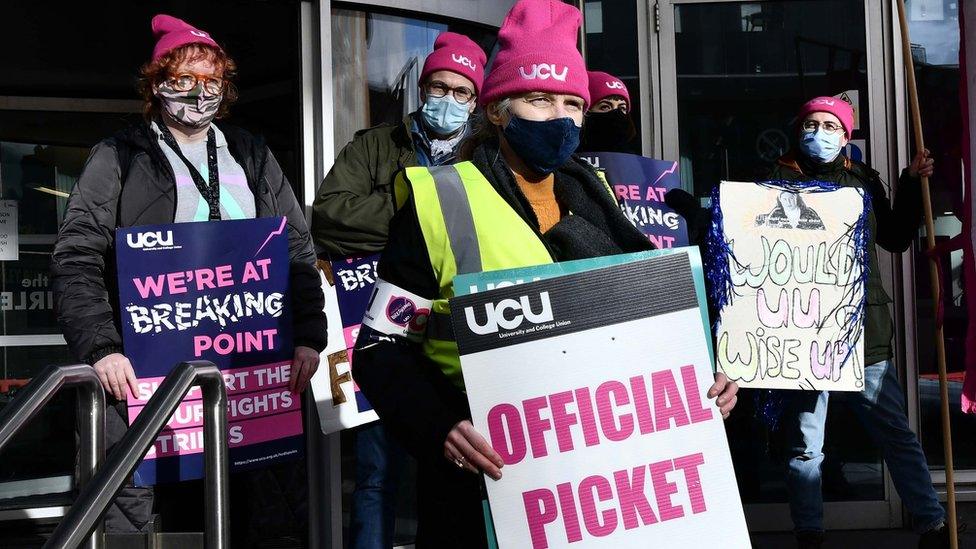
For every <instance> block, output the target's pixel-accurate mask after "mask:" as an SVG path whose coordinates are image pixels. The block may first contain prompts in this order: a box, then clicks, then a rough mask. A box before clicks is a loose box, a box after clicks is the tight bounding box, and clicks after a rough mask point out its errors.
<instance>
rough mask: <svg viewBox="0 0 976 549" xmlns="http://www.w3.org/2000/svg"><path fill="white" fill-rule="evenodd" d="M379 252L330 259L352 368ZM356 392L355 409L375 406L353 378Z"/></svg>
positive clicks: (359, 409)
mask: <svg viewBox="0 0 976 549" xmlns="http://www.w3.org/2000/svg"><path fill="white" fill-rule="evenodd" d="M379 260H380V256H379V254H375V255H368V256H364V257H346V258H342V259H336V260H333V261H330V262H329V266H330V267H331V268H332V279H333V280H334V281H335V289H336V301H337V302H338V303H339V315H340V316H341V317H342V335H343V337H344V338H345V341H346V356H347V357H348V359H349V367H350V368H352V355H353V347H354V346H355V345H356V338H357V337H359V326H360V325H361V324H362V321H363V314H364V313H365V312H366V306H367V305H368V304H369V298H370V296H371V295H372V294H373V286H375V285H376V265H377V264H378V263H379ZM353 389H354V394H355V396H356V409H357V410H358V411H359V412H366V411H369V410H372V409H373V406H372V405H371V404H370V403H369V401H368V400H366V396H365V395H363V393H362V391H360V390H359V385H358V384H356V383H355V382H353Z"/></svg>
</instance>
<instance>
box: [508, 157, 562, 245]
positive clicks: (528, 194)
mask: <svg viewBox="0 0 976 549" xmlns="http://www.w3.org/2000/svg"><path fill="white" fill-rule="evenodd" d="M513 173H514V172H513ZM515 182H516V183H518V186H519V189H522V194H524V195H525V198H526V199H528V201H529V204H530V205H531V206H532V211H534V212H535V217H536V219H538V220H539V232H542V233H545V232H546V231H548V230H549V229H551V228H552V226H553V225H555V224H556V223H559V220H560V219H562V210H561V209H560V207H559V202H558V201H557V200H556V193H555V191H554V189H553V186H554V185H555V183H556V176H555V174H549V175H548V176H546V177H545V178H544V179H541V180H539V181H529V180H527V179H525V178H524V177H522V176H521V175H519V174H518V173H515Z"/></svg>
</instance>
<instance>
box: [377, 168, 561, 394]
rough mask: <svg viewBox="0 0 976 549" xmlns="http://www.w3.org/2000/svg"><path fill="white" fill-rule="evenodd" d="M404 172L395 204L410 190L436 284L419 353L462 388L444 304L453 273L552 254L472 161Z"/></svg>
mask: <svg viewBox="0 0 976 549" xmlns="http://www.w3.org/2000/svg"><path fill="white" fill-rule="evenodd" d="M404 175H405V177H401V178H397V181H396V184H395V185H394V187H395V188H394V193H395V196H396V202H397V207H398V208H399V207H400V206H402V205H403V203H404V202H406V200H407V196H408V195H409V194H412V195H413V199H414V204H415V205H416V209H417V220H418V221H419V222H420V230H421V232H422V233H423V235H424V242H425V243H426V245H427V253H428V255H429V256H430V263H431V266H432V267H433V270H434V276H435V277H436V278H437V286H438V288H439V290H438V296H437V299H435V300H434V303H433V305H432V306H431V316H430V319H429V320H428V322H427V328H426V333H425V336H424V341H423V350H424V354H425V355H427V356H428V357H429V358H430V359H431V360H432V361H434V363H436V364H437V365H438V366H439V367H440V368H441V370H442V371H443V372H444V374H446V375H447V377H448V378H449V379H450V380H451V381H452V382H454V383H455V384H456V385H458V386H459V387H462V388H463V386H464V381H463V379H462V378H461V362H460V359H459V358H458V348H457V343H456V342H455V341H454V331H453V329H452V327H451V316H450V315H451V310H450V308H449V307H448V304H447V301H448V300H449V299H450V298H452V297H454V277H455V276H457V275H459V274H469V273H479V272H484V271H497V270H501V269H513V268H518V267H531V266H535V265H543V264H547V263H552V262H553V259H552V256H551V255H549V250H548V249H546V246H545V245H544V244H543V243H542V241H541V240H540V239H539V236H538V235H537V234H536V232H535V231H534V230H532V227H530V226H529V224H528V223H526V222H525V220H524V219H522V217H521V216H519V214H518V213H516V212H515V210H513V209H512V207H511V206H509V205H508V203H507V202H506V201H505V199H504V198H502V197H501V196H500V195H499V194H498V192H496V191H495V189H494V187H492V185H491V183H490V182H489V181H488V180H487V179H486V178H485V176H484V175H482V174H481V172H480V171H478V169H477V168H476V167H475V166H474V164H472V163H471V162H461V163H459V164H454V165H451V166H437V167H432V168H423V167H412V168H406V170H405V173H404Z"/></svg>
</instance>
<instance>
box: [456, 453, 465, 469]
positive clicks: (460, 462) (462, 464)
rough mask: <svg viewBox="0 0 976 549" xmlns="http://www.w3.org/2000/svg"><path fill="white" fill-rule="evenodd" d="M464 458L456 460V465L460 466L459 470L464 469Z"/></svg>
mask: <svg viewBox="0 0 976 549" xmlns="http://www.w3.org/2000/svg"><path fill="white" fill-rule="evenodd" d="M464 461H465V460H464V456H460V457H456V458H454V465H457V466H458V469H464Z"/></svg>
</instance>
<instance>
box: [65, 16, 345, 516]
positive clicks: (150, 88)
mask: <svg viewBox="0 0 976 549" xmlns="http://www.w3.org/2000/svg"><path fill="white" fill-rule="evenodd" d="M152 32H153V35H154V36H155V38H156V46H155V48H154V49H153V51H152V55H151V57H150V59H149V61H148V62H147V63H146V64H145V65H144V66H143V67H142V70H141V80H140V86H139V90H140V92H141V94H142V98H143V100H144V109H143V110H144V114H145V118H144V120H141V121H140V122H138V123H136V124H134V125H133V126H131V127H129V128H127V129H125V130H122V131H120V132H118V133H117V134H115V135H113V136H112V137H110V138H108V139H105V140H103V141H101V142H100V143H98V144H97V145H95V147H94V148H93V149H92V151H91V153H90V155H89V157H88V162H87V163H86V164H85V168H84V170H83V171H82V173H81V176H80V178H79V179H78V182H77V183H76V184H75V186H74V188H73V189H72V191H71V195H70V196H69V197H68V206H67V211H66V213H65V216H64V221H63V222H62V224H61V227H60V230H59V233H58V239H57V241H56V243H55V246H54V252H53V254H52V258H51V271H52V278H53V286H54V296H55V305H56V309H57V314H58V322H59V324H60V325H61V329H62V331H63V333H64V337H65V340H66V341H67V344H68V348H69V349H70V351H71V353H72V355H74V357H75V359H76V360H78V361H80V362H85V363H87V364H91V365H92V368H93V369H94V370H95V372H96V373H97V374H98V377H99V379H100V380H101V382H102V385H103V386H104V387H105V392H106V393H107V396H108V400H109V406H108V410H107V411H106V432H105V438H106V440H105V442H106V447H107V448H108V449H109V450H111V448H112V446H113V445H114V444H115V443H117V442H118V441H119V440H120V439H121V438H122V436H123V435H124V434H125V431H126V429H127V418H128V414H127V412H126V400H127V397H128V395H129V394H130V393H131V394H133V395H135V394H137V393H138V386H137V380H136V374H135V371H134V369H133V364H132V363H130V361H129V359H128V358H127V357H126V355H125V351H124V349H123V345H122V336H121V333H120V325H121V321H120V308H119V303H118V293H117V288H118V280H117V279H116V277H115V269H114V268H112V266H113V265H115V246H116V243H115V235H116V229H118V228H121V227H132V226H138V225H159V224H169V223H183V222H193V221H213V222H219V221H220V220H225V219H248V218H255V217H285V218H287V220H288V248H289V277H290V280H289V285H290V288H289V292H290V296H289V298H290V299H291V303H292V309H293V316H292V321H293V331H294V344H295V349H294V360H293V362H292V367H291V383H290V387H289V389H290V390H292V391H293V392H295V393H298V392H301V391H302V390H304V389H305V387H306V386H307V385H308V381H309V379H310V378H311V376H312V374H314V372H315V370H316V368H317V367H318V363H319V352H321V351H322V350H323V349H324V348H325V344H326V328H327V327H326V319H325V314H324V313H323V307H324V305H325V298H324V296H323V294H322V289H321V286H320V281H319V275H318V273H317V272H316V270H315V253H314V250H313V248H312V242H311V239H310V238H309V234H308V228H307V226H306V224H305V215H304V211H303V208H302V207H301V206H300V205H299V204H298V201H297V200H296V199H295V195H294V193H293V191H292V188H291V185H290V184H289V183H288V179H287V178H286V177H285V175H284V173H282V170H281V167H280V166H279V165H278V162H277V161H276V160H275V158H274V155H273V154H272V153H271V150H270V149H269V148H268V146H267V145H266V144H265V142H264V140H263V139H261V138H260V137H257V136H254V135H251V134H250V133H248V132H246V131H244V130H241V129H237V128H234V127H232V126H230V125H226V124H223V123H221V124H220V126H219V127H218V126H217V124H216V123H214V120H216V119H219V118H221V117H223V116H224V115H225V114H227V112H228V107H229V106H230V105H231V103H233V101H234V99H235V98H236V90H235V88H234V86H233V84H232V79H233V77H234V72H235V68H236V67H235V64H234V61H233V60H232V59H231V58H230V56H228V55H227V53H226V52H225V51H224V50H223V49H222V48H221V47H220V46H219V45H218V44H217V42H215V41H214V39H213V38H212V37H211V36H210V34H209V33H207V32H206V31H203V30H200V29H198V28H196V27H194V26H192V25H190V24H189V23H187V22H185V21H182V20H180V19H177V18H175V17H172V16H169V15H162V14H160V15H157V16H155V17H154V18H153V20H152ZM185 358H189V357H177V356H174V357H173V360H174V361H178V360H180V359H185ZM135 366H138V364H136V365H135ZM164 490H165V489H164ZM152 506H153V489H152V488H139V487H135V486H133V485H132V484H131V483H130V484H129V485H128V486H125V487H123V488H122V489H121V491H120V492H119V493H118V495H117V496H116V498H115V499H114V500H113V502H112V505H111V506H110V507H109V509H108V510H107V512H106V515H105V529H106V530H107V531H110V532H113V531H114V532H119V531H129V532H131V531H142V530H145V529H147V528H149V527H152V524H151V522H150V521H151V517H152Z"/></svg>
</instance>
